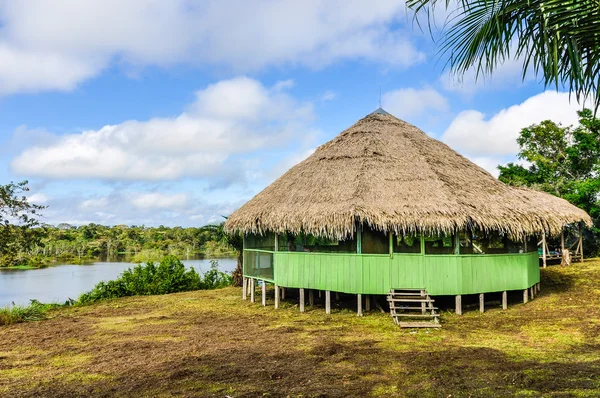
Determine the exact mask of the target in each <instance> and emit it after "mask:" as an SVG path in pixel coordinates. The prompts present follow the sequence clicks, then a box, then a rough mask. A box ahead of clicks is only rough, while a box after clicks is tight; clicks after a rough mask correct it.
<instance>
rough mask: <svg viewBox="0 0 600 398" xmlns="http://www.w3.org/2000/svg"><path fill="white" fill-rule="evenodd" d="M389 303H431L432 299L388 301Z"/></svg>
mask: <svg viewBox="0 0 600 398" xmlns="http://www.w3.org/2000/svg"><path fill="white" fill-rule="evenodd" d="M388 301H391V302H400V303H433V302H434V300H432V299H429V300H427V299H396V298H395V299H388Z"/></svg>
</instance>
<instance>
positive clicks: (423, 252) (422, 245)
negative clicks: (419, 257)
mask: <svg viewBox="0 0 600 398" xmlns="http://www.w3.org/2000/svg"><path fill="white" fill-rule="evenodd" d="M420 238H421V254H425V237H424V236H423V233H422V232H421V236H420Z"/></svg>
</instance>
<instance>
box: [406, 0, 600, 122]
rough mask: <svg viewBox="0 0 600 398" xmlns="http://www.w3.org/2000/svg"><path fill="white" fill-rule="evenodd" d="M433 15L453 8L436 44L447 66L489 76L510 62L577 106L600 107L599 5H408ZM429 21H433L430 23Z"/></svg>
mask: <svg viewBox="0 0 600 398" xmlns="http://www.w3.org/2000/svg"><path fill="white" fill-rule="evenodd" d="M407 6H408V7H409V8H411V9H412V10H413V11H414V12H415V16H416V15H417V14H418V13H423V12H425V13H426V15H428V16H430V17H431V16H432V15H433V12H434V10H435V7H436V6H443V7H446V8H449V7H454V6H457V9H456V11H455V12H454V13H453V14H451V18H449V19H448V21H447V23H446V25H445V28H444V34H443V37H442V40H441V43H440V55H445V56H447V57H448V60H447V63H446V67H448V68H449V69H450V70H451V71H453V72H455V73H457V74H464V73H465V72H466V71H467V70H469V69H471V68H474V69H475V70H476V71H477V77H479V76H480V75H482V74H492V73H493V71H494V70H495V69H496V68H497V67H498V65H500V64H502V63H503V62H505V61H506V60H508V59H510V58H515V59H519V60H521V61H522V62H523V77H525V76H526V74H527V73H528V72H529V71H533V72H534V74H535V75H537V76H539V75H541V77H542V78H543V81H544V83H545V85H546V86H548V85H552V86H554V87H555V88H556V89H558V88H559V87H560V86H561V85H563V86H565V87H567V88H568V89H569V91H570V92H571V93H574V94H575V95H576V97H577V100H578V101H579V102H580V103H583V102H584V101H586V100H588V99H590V100H592V101H594V108H595V109H596V110H597V109H598V106H599V105H600V93H599V92H598V88H599V85H600V0H459V2H458V4H456V3H455V2H454V1H451V0H408V1H407ZM429 20H430V21H432V19H431V18H430V19H429Z"/></svg>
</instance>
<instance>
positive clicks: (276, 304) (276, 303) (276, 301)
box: [275, 285, 279, 309]
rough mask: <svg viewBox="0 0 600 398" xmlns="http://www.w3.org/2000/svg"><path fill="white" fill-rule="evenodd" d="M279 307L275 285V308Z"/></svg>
mask: <svg viewBox="0 0 600 398" xmlns="http://www.w3.org/2000/svg"><path fill="white" fill-rule="evenodd" d="M277 308H279V286H277V285H275V309H277Z"/></svg>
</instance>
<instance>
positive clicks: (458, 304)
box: [455, 294, 462, 315]
mask: <svg viewBox="0 0 600 398" xmlns="http://www.w3.org/2000/svg"><path fill="white" fill-rule="evenodd" d="M455 304H456V305H455V307H456V310H455V312H456V315H462V296H461V295H460V294H458V295H457V296H456V298H455Z"/></svg>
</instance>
